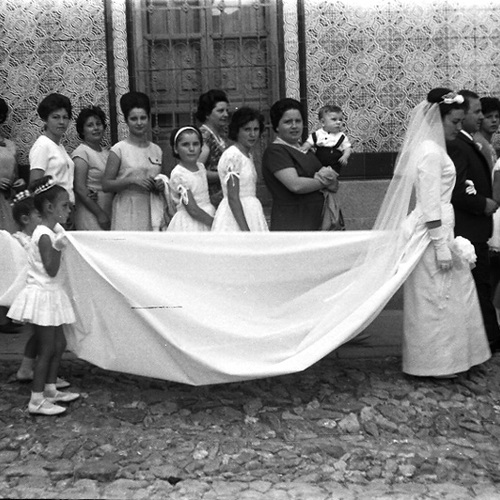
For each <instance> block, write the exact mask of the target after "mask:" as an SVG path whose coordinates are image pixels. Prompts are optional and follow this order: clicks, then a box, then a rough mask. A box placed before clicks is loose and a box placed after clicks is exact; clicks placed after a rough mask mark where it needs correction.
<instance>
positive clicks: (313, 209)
mask: <svg viewBox="0 0 500 500" xmlns="http://www.w3.org/2000/svg"><path fill="white" fill-rule="evenodd" d="M270 116H271V125H272V127H273V130H274V131H275V132H276V134H277V137H276V139H275V140H274V142H273V143H272V144H270V145H269V146H268V147H267V148H266V150H265V152H264V156H263V158H262V174H263V177H264V181H265V183H266V185H267V187H268V189H269V191H270V193H271V196H272V199H273V205H272V211H271V227H270V229H271V231H318V230H319V229H320V228H321V221H322V211H323V203H324V196H323V194H322V193H321V189H324V188H325V183H324V182H322V181H321V180H319V178H315V174H317V173H318V172H319V171H320V170H322V169H323V168H327V167H322V166H321V162H320V161H319V160H318V159H317V158H316V156H315V154H314V153H313V152H312V151H309V152H307V153H303V152H302V151H301V150H300V146H301V144H302V130H303V124H304V118H305V117H304V111H303V109H302V106H301V104H300V102H298V101H296V100H295V99H289V98H286V99H281V100H279V101H277V102H275V103H274V104H273V106H272V107H271V110H270ZM316 177H318V176H316Z"/></svg>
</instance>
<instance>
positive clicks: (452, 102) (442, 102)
mask: <svg viewBox="0 0 500 500" xmlns="http://www.w3.org/2000/svg"><path fill="white" fill-rule="evenodd" d="M464 101H465V99H464V96H462V95H461V94H457V93H455V92H453V90H451V89H447V88H445V87H438V88H435V89H432V90H431V91H430V92H429V93H428V94H427V102H429V103H430V104H439V111H440V113H441V117H444V116H446V115H447V114H448V113H450V112H451V111H452V110H454V109H465V107H466V105H465V102H464Z"/></svg>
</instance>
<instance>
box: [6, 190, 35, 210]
mask: <svg viewBox="0 0 500 500" xmlns="http://www.w3.org/2000/svg"><path fill="white" fill-rule="evenodd" d="M30 197H31V193H30V192H29V191H28V190H27V189H25V190H24V191H19V193H17V194H16V196H14V199H13V200H12V203H11V204H10V206H11V207H13V206H14V205H15V204H16V203H19V202H20V201H23V200H26V199H27V198H30Z"/></svg>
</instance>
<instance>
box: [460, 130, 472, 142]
mask: <svg viewBox="0 0 500 500" xmlns="http://www.w3.org/2000/svg"><path fill="white" fill-rule="evenodd" d="M460 132H461V133H462V134H464V135H465V137H468V138H469V139H470V140H471V141H472V142H475V141H474V138H473V137H472V135H470V134H469V132H466V131H465V130H464V129H462V130H460Z"/></svg>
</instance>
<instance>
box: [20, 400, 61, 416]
mask: <svg viewBox="0 0 500 500" xmlns="http://www.w3.org/2000/svg"><path fill="white" fill-rule="evenodd" d="M28 411H29V412H30V413H31V414H33V415H60V414H61V413H64V412H65V411H66V408H64V406H59V405H55V404H53V403H51V402H50V401H48V400H47V399H43V400H42V402H41V403H39V404H37V403H32V402H31V401H30V402H29V404H28Z"/></svg>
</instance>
